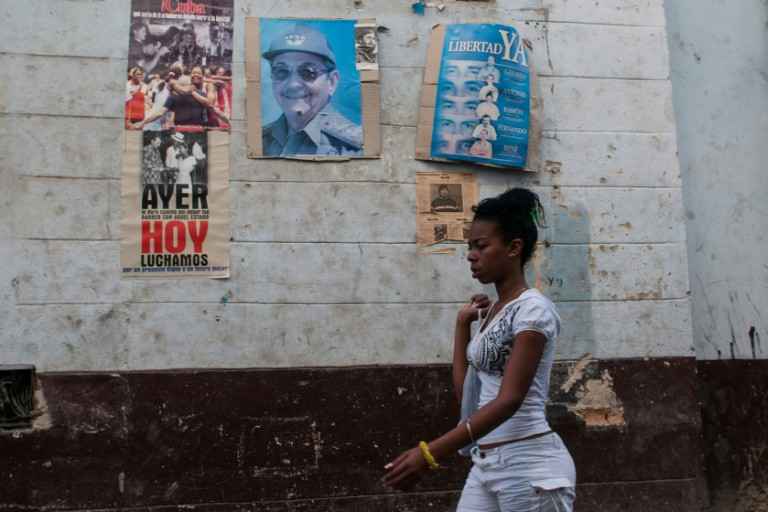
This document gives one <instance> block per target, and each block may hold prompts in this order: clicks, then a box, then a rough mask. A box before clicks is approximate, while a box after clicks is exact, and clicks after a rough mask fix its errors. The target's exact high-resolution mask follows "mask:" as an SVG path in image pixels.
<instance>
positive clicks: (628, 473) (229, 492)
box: [0, 358, 764, 512]
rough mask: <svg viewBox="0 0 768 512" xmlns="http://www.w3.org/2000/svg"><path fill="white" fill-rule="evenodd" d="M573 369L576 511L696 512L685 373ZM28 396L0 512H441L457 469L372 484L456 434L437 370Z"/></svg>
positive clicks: (124, 378)
mask: <svg viewBox="0 0 768 512" xmlns="http://www.w3.org/2000/svg"><path fill="white" fill-rule="evenodd" d="M582 366H583V365H579V366H576V365H575V364H559V365H557V366H556V368H555V370H554V372H553V379H552V405H551V407H550V409H549V413H550V418H551V422H552V424H553V426H554V428H555V429H556V430H557V431H558V432H559V433H560V434H561V435H562V437H563V439H564V440H565V441H566V444H567V445H568V446H569V448H570V449H571V452H572V453H573V456H574V459H575V460H576V464H577V471H578V475H579V483H580V485H579V489H578V505H577V509H578V510H580V511H594V510H599V511H617V512H619V511H621V512H635V511H638V512H639V511H643V510H654V511H665V510H669V511H689V510H690V511H693V510H698V509H699V504H698V498H697V482H698V481H700V471H699V469H698V468H700V463H699V461H700V460H701V457H702V455H701V454H702V444H701V420H700V418H701V416H700V409H699V406H698V403H697V394H696V392H697V389H696V362H695V360H693V359H687V358H681V359H670V360H659V359H651V360H616V361H600V362H593V363H590V364H588V365H586V366H584V367H583V368H582ZM39 387H40V389H41V390H42V397H43V398H44V403H45V404H46V406H47V414H46V417H43V418H39V419H38V421H37V424H36V427H35V428H34V429H32V430H27V431H23V432H22V431H19V432H14V433H3V434H0V460H2V466H1V467H0V511H7V510H118V509H120V510H153V511H179V512H180V511H181V510H182V509H183V510H196V511H200V512H209V511H210V512H213V511H216V512H219V511H225V510H226V511H230V510H242V511H267V512H284V511H288V510H291V511H302V512H303V511H310V510H312V511H320V512H324V511H339V512H341V511H344V512H347V511H357V510H360V511H362V510H365V511H366V512H373V511H384V512H389V511H392V512H394V511H405V510H420V511H435V512H443V511H448V510H452V508H453V506H454V504H455V502H456V500H457V498H458V491H459V490H460V489H461V486H462V483H463V479H464V476H465V474H466V472H467V469H468V463H467V461H466V460H464V459H461V458H460V457H455V458H453V459H452V460H446V461H443V462H444V464H445V465H446V466H447V468H446V469H444V470H441V471H438V472H435V473H433V474H430V475H428V476H427V477H425V478H424V479H423V481H422V482H421V484H420V485H419V487H418V488H416V489H415V490H414V491H413V492H411V493H408V494H393V493H390V492H389V491H388V490H387V489H385V488H383V487H382V486H381V485H380V483H379V478H380V477H381V474H382V466H383V465H384V464H385V463H386V462H387V461H388V460H390V458H392V457H393V456H394V455H396V454H397V453H399V451H400V450H402V449H404V448H408V447H411V446H413V445H415V444H416V443H417V442H418V441H419V440H420V439H428V438H432V437H434V436H436V435H438V434H440V433H442V432H443V431H445V430H447V429H449V428H451V427H452V426H453V425H455V422H456V412H457V407H456V404H455V401H454V399H453V393H452V391H451V389H450V368H449V367H447V366H444V365H440V366H428V367H410V366H399V367H363V368H335V369H280V370H258V369H256V370H229V371H225V370H221V371H193V370H189V371H164V372H128V373H110V374H106V373H85V374H73V373H51V374H43V375H40V376H39ZM38 405H40V403H38ZM46 421H48V422H49V423H50V424H49V425H48V426H46ZM763 439H764V438H763ZM697 478H699V480H697Z"/></svg>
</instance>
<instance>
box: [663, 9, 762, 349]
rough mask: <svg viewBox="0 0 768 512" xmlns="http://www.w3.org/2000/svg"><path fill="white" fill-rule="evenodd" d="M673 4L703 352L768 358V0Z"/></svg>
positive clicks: (696, 317) (696, 318) (697, 329)
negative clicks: (767, 200)
mask: <svg viewBox="0 0 768 512" xmlns="http://www.w3.org/2000/svg"><path fill="white" fill-rule="evenodd" d="M667 14H668V18H669V27H668V28H669V30H668V33H669V39H670V41H669V47H670V55H671V62H672V66H671V68H672V83H673V89H674V97H675V110H676V113H677V120H678V124H677V133H678V135H679V140H680V163H681V168H682V175H683V184H684V193H683V200H684V203H685V206H686V212H685V213H686V219H687V222H686V224H687V227H688V258H689V263H690V266H689V270H690V281H691V292H692V298H691V303H692V306H693V332H694V339H695V344H696V355H697V357H699V358H700V359H768V337H767V336H766V328H767V327H768V325H766V320H765V318H764V315H765V312H766V311H768V264H767V263H766V261H767V260H766V257H765V255H766V254H768V238H766V232H767V229H766V228H768V208H766V207H765V199H764V198H765V194H766V192H768V174H767V173H766V172H765V162H766V159H768V146H766V144H765V140H766V134H768V114H766V113H767V112H768V32H766V30H765V27H766V24H767V23H768V7H767V6H766V4H765V2H762V1H759V0H748V1H745V2H738V4H733V5H730V4H724V3H722V2H717V1H713V0H705V1H702V2H700V1H694V0H683V1H675V2H667ZM761 337H762V340H761Z"/></svg>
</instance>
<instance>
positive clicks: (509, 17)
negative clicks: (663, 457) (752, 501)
mask: <svg viewBox="0 0 768 512" xmlns="http://www.w3.org/2000/svg"><path fill="white" fill-rule="evenodd" d="M265 4H266V3H265V2H263V1H257V0H250V1H240V0H237V1H236V7H237V9H236V11H237V19H236V22H237V32H236V45H237V46H236V53H235V61H236V64H235V66H234V72H235V76H236V81H235V91H234V95H235V104H236V105H237V106H239V108H238V109H237V110H236V111H235V112H236V113H235V116H234V117H235V122H234V131H233V144H232V153H231V161H232V172H231V176H232V198H233V219H232V237H233V243H232V267H233V272H232V278H231V279H229V280H225V281H207V280H206V281H125V280H120V277H119V261H118V251H119V248H118V240H119V236H120V234H119V218H120V212H119V207H118V205H119V193H120V190H119V189H120V181H119V180H120V161H119V158H120V148H121V146H120V144H121V134H122V122H121V117H122V107H123V104H122V101H123V100H122V98H123V94H122V91H123V87H124V85H123V84H124V79H125V78H124V76H125V69H126V56H127V43H128V22H129V12H128V11H129V3H128V2H127V1H125V0H104V1H99V2H96V1H85V2H60V1H57V0H29V1H26V2H16V1H13V0H0V16H2V18H3V19H4V20H6V25H7V26H13V27H14V30H11V31H10V32H9V31H3V33H2V35H0V52H2V53H0V112H1V113H2V115H0V144H2V148H0V149H2V151H0V154H1V156H2V171H3V181H2V184H3V185H7V188H4V191H6V192H10V194H9V199H10V200H11V201H12V208H10V209H8V208H6V209H5V210H3V212H2V213H3V217H4V218H11V219H12V221H13V222H12V229H13V233H11V234H13V235H15V236H16V237H17V241H16V245H15V246H12V245H11V244H10V243H4V244H3V249H4V250H5V251H6V252H10V253H11V254H12V257H10V258H8V259H10V260H12V263H11V264H10V265H6V266H5V267H4V268H3V270H2V271H0V272H2V275H0V277H2V279H3V280H2V285H1V286H2V288H0V300H2V301H3V308H2V313H0V321H2V322H3V323H4V325H3V329H2V331H1V334H0V336H2V343H1V344H0V350H2V352H0V361H2V362H14V363H22V362H24V363H34V364H36V365H37V366H38V367H39V368H40V369H43V370H109V369H145V368H178V367H259V366H299V365H300V366H305V365H310V366H317V365H354V364H393V363H426V362H448V361H449V360H450V354H451V343H452V341H451V340H452V334H451V330H452V326H453V317H454V312H455V311H456V309H457V307H458V304H460V303H461V302H463V301H465V300H466V299H467V298H468V297H469V295H470V294H471V293H473V292H475V291H476V290H477V286H476V285H475V284H474V283H473V282H472V280H471V279H470V276H469V273H468V271H467V265H466V263H465V261H464V256H465V252H464V249H463V248H461V249H460V250H459V251H458V252H457V254H456V255H453V256H447V255H432V256H424V255H419V254H417V250H416V246H415V220H414V217H415V173H416V171H420V170H429V169H433V170H457V171H458V170H462V169H464V167H461V166H450V165H441V164H433V163H426V162H418V161H415V160H414V159H413V155H414V140H415V135H416V128H415V125H416V110H417V109H416V105H417V103H418V99H417V98H418V96H417V95H418V92H419V83H420V81H421V74H422V66H423V64H424V59H425V49H426V43H427V39H428V34H429V29H430V27H431V26H432V25H434V24H435V23H439V22H442V23H449V22H457V21H466V20H470V19H478V18H484V19H489V20H493V21H500V22H510V23H515V24H516V25H517V26H518V27H519V29H520V30H521V31H522V32H523V34H524V35H525V36H527V37H529V38H530V39H531V40H532V41H533V43H534V56H535V66H536V68H537V70H538V72H539V73H540V75H541V88H542V93H543V99H544V129H545V133H544V135H545V139H544V148H543V152H544V158H545V159H546V160H549V161H550V162H549V163H548V165H547V170H546V171H544V172H542V173H540V174H538V175H533V176H531V175H527V176H523V175H519V174H515V173H510V172H500V171H495V170H488V169H478V170H477V175H478V180H479V183H480V195H481V196H489V195H493V194H497V193H499V192H501V191H503V190H504V189H505V188H506V187H507V186H514V185H523V186H531V187H534V188H535V189H536V190H537V191H538V192H539V193H540V194H541V195H542V198H543V199H544V201H545V206H546V207H547V210H548V214H549V216H550V228H549V229H548V230H547V232H546V233H545V237H546V239H547V240H548V241H549V242H550V243H551V245H549V247H544V246H542V247H541V249H540V250H541V254H540V256H539V259H538V260H537V262H536V268H537V269H538V276H539V281H540V283H541V284H542V285H543V287H544V289H545V291H546V292H547V293H549V294H550V295H551V296H552V297H554V298H555V299H556V300H557V301H558V303H559V305H560V308H561V312H562V315H563V318H564V333H563V336H562V338H561V344H560V348H559V357H561V358H576V357H579V356H581V355H583V354H584V353H586V352H590V353H592V354H593V355H595V356H597V357H601V358H607V357H639V356H680V355H692V337H691V326H690V309H689V307H690V306H689V299H688V270H687V269H688V267H687V261H686V242H685V240H686V239H685V229H684V220H683V207H682V190H681V183H680V176H679V169H678V163H677V158H676V151H677V148H676V140H675V120H674V115H673V109H672V88H671V84H670V81H669V79H668V75H669V62H668V52H667V39H666V30H665V18H664V11H663V5H662V0H642V1H640V0H603V1H601V2H600V3H599V5H595V3H594V2H592V1H586V0H579V1H576V0H498V1H497V2H491V3H488V4H485V3H482V2H450V1H449V2H447V6H446V8H445V10H444V11H443V12H442V13H438V12H436V11H435V10H434V9H428V11H427V15H426V16H423V17H420V16H416V15H414V14H412V13H411V11H410V4H411V0H397V1H393V0H363V1H362V3H361V6H360V7H359V8H356V7H355V5H354V2H353V0H313V1H309V0H281V1H276V2H269V3H268V4H269V5H268V6H265ZM297 13H301V14H302V15H303V16H308V17H311V16H317V17H349V18H356V17H360V18H362V17H376V18H377V19H378V21H379V23H380V24H381V25H383V26H386V27H387V28H388V29H389V31H388V32H387V33H386V34H383V35H382V45H381V46H382V47H381V54H380V55H381V61H382V65H383V69H382V78H381V80H382V102H383V105H382V122H383V128H382V129H383V143H384V152H383V157H382V158H381V159H380V160H367V161H362V162H346V163H338V162H336V163H324V164H309V163H297V162H292V161H254V160H248V159H247V158H245V122H244V118H243V113H244V91H245V87H244V77H243V47H242V45H243V39H244V37H243V36H244V34H243V31H242V30H243V25H244V23H243V20H244V17H245V16H246V15H252V16H256V15H262V16H275V17H277V16H291V15H296V14H297ZM4 203H5V202H3V203H0V204H3V205H4ZM8 210H10V211H8ZM9 284H10V286H9Z"/></svg>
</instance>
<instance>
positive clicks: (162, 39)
mask: <svg viewBox="0 0 768 512" xmlns="http://www.w3.org/2000/svg"><path fill="white" fill-rule="evenodd" d="M132 14H133V15H132V23H131V38H130V44H129V49H128V52H129V54H128V76H127V80H126V86H125V123H126V127H127V128H128V129H136V130H152V131H159V130H169V129H174V130H176V131H185V130H186V131H195V130H198V131H199V130H201V129H223V130H227V129H229V125H230V119H231V117H232V0H219V1H216V0H206V2H205V3H195V2H191V1H187V2H181V1H175V0H134V1H133V12H132Z"/></svg>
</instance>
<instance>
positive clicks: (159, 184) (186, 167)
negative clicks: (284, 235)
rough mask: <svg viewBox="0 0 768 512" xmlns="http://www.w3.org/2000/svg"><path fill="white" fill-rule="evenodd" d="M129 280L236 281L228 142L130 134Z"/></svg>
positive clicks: (213, 137) (125, 223) (221, 136)
mask: <svg viewBox="0 0 768 512" xmlns="http://www.w3.org/2000/svg"><path fill="white" fill-rule="evenodd" d="M122 187H123V190H122V208H123V219H122V224H121V230H122V243H121V250H120V258H121V266H122V275H123V277H126V278H131V277H136V278H155V277H160V278H169V277H174V278H175V277H219V278H224V277H229V134H228V133H225V132H219V131H206V130H200V131H198V132H177V131H175V130H165V131H143V132H132V131H127V132H125V148H124V151H123V183H122Z"/></svg>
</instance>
